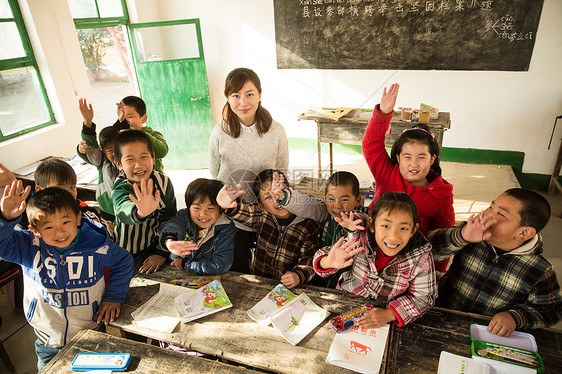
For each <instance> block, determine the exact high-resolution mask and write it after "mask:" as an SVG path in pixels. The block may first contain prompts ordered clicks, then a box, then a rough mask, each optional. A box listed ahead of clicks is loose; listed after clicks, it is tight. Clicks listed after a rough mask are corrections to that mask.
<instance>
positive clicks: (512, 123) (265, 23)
mask: <svg viewBox="0 0 562 374" xmlns="http://www.w3.org/2000/svg"><path fill="white" fill-rule="evenodd" d="M129 1H130V2H133V1H134V4H135V6H136V9H137V14H136V16H138V21H139V22H149V21H158V20H174V19H182V18H200V20H201V28H202V34H203V44H204V51H205V60H206V65H207V74H208V79H209V88H210V93H211V102H212V109H213V116H214V118H215V121H219V120H220V117H221V109H222V106H223V105H224V102H225V99H224V96H223V93H222V92H223V84H224V78H225V77H226V75H227V74H228V72H229V71H230V70H232V69H233V68H236V67H240V66H244V67H249V68H252V69H254V70H255V71H256V72H257V73H258V75H259V76H260V78H261V80H262V86H263V95H262V100H263V105H264V107H266V108H267V109H268V110H269V111H270V112H271V113H272V114H273V116H274V118H275V119H276V120H278V121H279V122H281V123H282V124H283V125H284V126H285V128H286V130H287V133H288V136H289V137H306V138H312V139H315V137H316V129H315V125H314V123H313V122H310V121H305V122H298V121H297V116H298V115H299V114H300V113H302V112H304V111H305V110H306V109H307V107H308V106H309V105H334V106H351V107H358V106H363V107H373V106H374V105H375V104H376V103H377V102H378V100H379V98H380V94H381V91H380V90H379V91H377V89H379V87H380V86H381V85H383V84H385V82H386V84H389V83H391V82H399V83H400V84H401V90H400V95H399V98H398V106H409V107H411V106H414V107H415V106H417V105H418V104H419V103H420V102H422V101H423V102H424V103H429V104H432V105H434V106H437V107H438V108H439V109H441V110H442V111H448V112H451V122H452V124H451V130H449V131H447V132H446V133H445V137H444V144H443V145H444V146H446V147H458V148H478V149H491V150H510V151H523V152H525V163H524V166H523V171H524V172H532V173H541V174H550V173H551V171H552V167H553V165H554V159H555V157H556V152H557V150H558V145H559V144H560V143H559V142H560V138H561V137H562V123H560V126H559V127H558V128H557V130H556V133H555V136H554V141H553V146H552V147H551V150H550V151H548V150H547V145H548V140H549V138H550V134H551V131H552V126H553V124H554V118H555V116H557V115H560V114H562V26H561V23H560V22H559V18H560V15H562V1H560V0H545V1H544V7H543V12H542V15H541V20H540V24H539V29H538V32H537V38H536V41H535V48H534V51H533V57H532V59H531V65H530V68H529V71H528V72H494V71H492V72H477V71H461V72H459V71H388V70H387V71H381V70H277V67H276V66H277V63H276V52H275V31H274V17H273V1H272V0H269V1H265V0H235V1H233V0H213V1H212V6H210V5H207V4H209V3H207V2H201V1H200V0H159V2H158V4H159V11H158V13H156V12H154V11H153V9H151V7H153V6H154V2H153V1H152V0H129ZM147 7H148V9H147ZM145 9H147V10H145ZM387 80H388V82H387ZM371 95H373V96H372V97H371V99H369V100H368V101H367V102H365V101H366V100H367V98H368V97H370V96H371ZM559 122H562V121H559Z"/></svg>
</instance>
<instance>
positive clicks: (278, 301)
mask: <svg viewBox="0 0 562 374" xmlns="http://www.w3.org/2000/svg"><path fill="white" fill-rule="evenodd" d="M296 297H297V295H295V294H294V293H292V292H291V291H289V289H288V288H287V287H285V286H283V285H282V284H281V283H279V284H278V285H277V286H275V288H274V289H273V290H271V292H269V293H268V294H267V295H266V296H265V297H264V298H263V299H261V300H260V301H259V302H258V303H257V304H256V305H254V307H253V308H252V309H250V310H248V316H250V318H251V319H253V320H254V321H256V322H257V323H259V324H260V325H264V326H267V325H269V324H270V323H271V321H270V320H269V316H270V315H271V314H272V313H274V312H276V311H277V310H279V309H280V308H282V307H284V306H285V305H287V304H288V303H289V302H290V301H292V300H294V299H296Z"/></svg>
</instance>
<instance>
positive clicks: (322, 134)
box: [298, 109, 451, 175]
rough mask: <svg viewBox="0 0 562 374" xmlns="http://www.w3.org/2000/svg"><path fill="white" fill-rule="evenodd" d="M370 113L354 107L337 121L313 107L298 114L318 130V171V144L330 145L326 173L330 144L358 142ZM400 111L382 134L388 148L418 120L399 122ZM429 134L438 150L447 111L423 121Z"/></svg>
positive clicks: (447, 119) (447, 121) (448, 120)
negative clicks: (314, 109) (435, 142)
mask: <svg viewBox="0 0 562 374" xmlns="http://www.w3.org/2000/svg"><path fill="white" fill-rule="evenodd" d="M372 115H373V112H372V111H367V112H362V111H361V110H360V109H354V110H352V111H351V112H350V113H348V114H347V115H346V116H344V117H342V118H340V119H339V120H337V121H336V120H333V119H331V118H328V117H324V116H322V115H320V114H318V113H317V112H315V111H313V110H309V111H307V112H306V113H303V114H301V115H300V116H299V117H298V119H299V121H300V120H312V121H316V126H317V130H318V139H317V144H318V172H319V173H322V156H321V149H320V147H321V144H320V143H329V144H330V175H331V174H332V173H333V172H334V170H333V169H334V162H333V153H332V144H333V143H337V144H351V145H361V141H362V140H363V135H364V134H365V129H366V128H367V124H368V123H369V119H371V116H372ZM400 115H401V113H397V112H394V116H393V117H392V121H391V122H390V129H391V131H390V133H387V134H386V138H385V145H386V146H387V147H392V144H393V143H394V141H395V140H396V138H398V136H399V135H400V134H402V132H403V131H404V130H406V129H408V128H410V127H412V126H413V125H414V124H416V123H419V122H403V121H400ZM424 123H425V124H426V125H427V126H428V127H429V130H430V132H431V133H432V134H434V135H435V141H437V144H438V145H439V148H440V149H441V145H442V144H443V132H444V131H446V130H447V129H450V128H451V116H450V113H449V112H439V117H438V118H437V119H436V120H434V119H432V120H430V121H429V122H424Z"/></svg>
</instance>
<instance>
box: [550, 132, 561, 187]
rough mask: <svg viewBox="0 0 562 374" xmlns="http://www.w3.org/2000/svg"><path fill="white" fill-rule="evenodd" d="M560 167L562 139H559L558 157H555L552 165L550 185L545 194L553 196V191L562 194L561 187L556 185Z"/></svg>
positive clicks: (558, 184)
mask: <svg viewBox="0 0 562 374" xmlns="http://www.w3.org/2000/svg"><path fill="white" fill-rule="evenodd" d="M560 167H562V139H560V147H559V148H558V155H557V156H556V162H555V163H554V170H552V176H551V177H550V183H549V184H548V190H547V194H549V195H552V194H554V189H555V188H556V189H557V190H558V191H560V192H562V186H560V183H558V176H559V175H560Z"/></svg>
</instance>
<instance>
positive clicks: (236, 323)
mask: <svg viewBox="0 0 562 374" xmlns="http://www.w3.org/2000/svg"><path fill="white" fill-rule="evenodd" d="M181 274H183V272H181V271H179V270H177V269H175V268H172V267H171V266H167V267H166V268H165V269H163V270H161V271H158V272H156V273H155V274H152V275H142V274H140V275H137V276H136V277H135V278H133V281H132V282H131V288H130V290H129V295H128V296H127V300H126V301H125V304H124V305H123V306H122V308H121V316H120V317H119V319H117V320H116V321H115V322H114V323H113V324H112V325H113V326H115V327H119V328H121V329H122V330H124V331H125V332H131V333H134V334H138V335H142V336H146V337H150V338H154V339H158V340H163V341H167V342H169V343H173V344H177V345H181V346H184V347H188V348H190V349H193V350H196V351H200V352H203V353H206V354H210V355H213V356H218V357H223V358H225V359H227V360H229V361H234V362H238V363H242V364H245V365H248V366H254V367H257V368H261V369H265V370H271V371H274V372H280V373H341V372H346V371H345V370H344V369H342V368H340V367H337V366H333V365H330V364H327V363H325V359H326V356H327V354H328V351H329V349H330V345H331V344H332V340H333V338H334V333H333V332H332V330H331V329H330V327H329V326H328V323H327V320H326V321H324V322H323V323H322V324H321V325H320V326H319V327H317V328H316V329H315V330H314V331H313V332H312V333H311V334H310V335H309V336H307V337H306V338H305V339H304V340H303V341H301V342H300V343H299V344H298V345H297V346H292V345H291V344H289V343H287V342H286V341H285V340H284V339H283V338H282V337H281V335H279V334H278V333H277V332H276V331H275V330H274V329H273V327H270V326H261V325H259V324H258V323H256V322H254V321H253V320H251V319H250V317H248V315H247V314H246V311H247V310H248V309H250V308H252V307H253V306H254V305H255V304H256V303H257V302H258V301H259V300H261V299H262V298H263V297H264V296H265V295H266V294H267V293H268V292H269V291H270V290H271V289H273V287H275V285H277V284H278V283H279V282H278V281H277V280H274V279H267V278H263V277H258V276H254V275H248V274H241V273H236V272H227V273H226V274H223V275H222V276H221V282H222V284H223V286H224V288H225V290H226V293H227V294H228V297H229V298H230V300H231V301H232V304H233V307H232V308H230V309H227V310H225V311H222V312H219V313H215V314H212V315H209V316H207V317H203V318H201V319H199V320H196V321H193V322H190V323H187V324H181V327H180V329H179V330H178V329H176V331H174V333H172V334H167V333H161V332H158V331H155V330H150V329H145V328H141V327H138V326H135V325H133V324H132V323H131V312H132V311H134V310H135V309H136V308H138V307H139V306H141V305H142V304H143V303H145V302H146V301H147V300H148V299H149V298H150V297H152V296H153V295H154V294H155V293H156V292H158V290H159V287H160V286H159V283H160V282H165V283H167V282H169V281H170V279H171V278H172V277H174V276H177V275H181ZM303 291H304V292H305V293H306V294H307V295H308V296H309V297H310V298H311V299H312V300H313V301H314V302H315V303H316V304H317V305H319V306H321V307H323V308H325V309H327V310H329V311H330V313H331V316H335V315H337V314H341V313H344V312H346V311H348V310H350V309H352V308H353V307H355V306H357V305H359V304H361V303H364V302H366V301H368V300H367V299H363V298H360V297H357V296H354V295H350V294H345V293H343V292H340V291H336V290H332V289H327V288H323V287H315V286H304V287H302V288H298V289H296V290H295V293H297V294H300V293H302V292H303ZM371 302H372V301H371ZM489 321H490V318H489V317H485V316H481V315H476V314H470V313H463V312H459V311H453V310H448V309H443V308H433V309H431V310H430V311H428V312H427V313H426V314H425V315H424V316H423V317H422V318H420V319H418V320H417V321H415V322H414V323H412V324H410V325H408V326H406V327H396V326H395V325H394V324H391V327H390V335H389V340H388V344H387V348H386V352H385V355H384V358H383V364H382V366H381V373H387V374H390V373H435V372H436V371H437V366H438V363H439V355H440V353H441V351H442V350H445V351H448V352H451V353H455V354H459V355H462V356H465V357H470V332H469V331H470V325H471V324H472V323H478V324H482V325H487V324H488V323H489ZM529 332H530V333H532V334H533V335H534V336H535V339H536V340H537V344H538V348H539V353H540V354H541V356H542V358H543V361H544V363H545V367H546V368H547V371H546V372H547V373H549V372H550V373H557V372H562V359H561V358H562V332H560V331H557V330H553V329H540V330H531V331H529ZM288 357H290V358H291V359H290V360H288V359H287V358H288Z"/></svg>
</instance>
